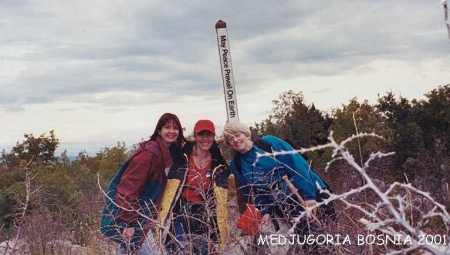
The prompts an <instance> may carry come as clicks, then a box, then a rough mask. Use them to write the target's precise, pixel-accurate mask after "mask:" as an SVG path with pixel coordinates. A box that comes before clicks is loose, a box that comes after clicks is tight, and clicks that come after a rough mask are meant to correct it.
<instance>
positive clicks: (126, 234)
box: [122, 228, 134, 241]
mask: <svg viewBox="0 0 450 255" xmlns="http://www.w3.org/2000/svg"><path fill="white" fill-rule="evenodd" d="M133 235H134V228H124V229H123V232H122V237H123V239H125V240H126V241H130V240H131V237H133Z"/></svg>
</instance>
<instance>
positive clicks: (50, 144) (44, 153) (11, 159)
mask: <svg viewBox="0 0 450 255" xmlns="http://www.w3.org/2000/svg"><path fill="white" fill-rule="evenodd" d="M24 138H25V140H24V141H23V142H20V143H19V142H17V143H16V146H14V147H13V148H12V149H11V152H9V153H6V152H3V153H2V157H1V161H2V162H3V163H4V164H5V165H6V166H7V167H10V168H11V167H15V166H19V165H20V164H24V162H25V163H26V162H28V161H30V160H32V161H33V162H37V163H44V164H46V163H49V162H55V161H56V158H55V151H56V148H57V147H58V145H59V140H58V139H57V138H56V137H55V132H54V131H53V130H50V131H49V133H48V135H47V134H46V133H44V134H41V135H40V136H38V137H35V136H34V135H33V134H24Z"/></svg>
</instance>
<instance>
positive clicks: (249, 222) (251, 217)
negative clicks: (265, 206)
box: [236, 204, 263, 236]
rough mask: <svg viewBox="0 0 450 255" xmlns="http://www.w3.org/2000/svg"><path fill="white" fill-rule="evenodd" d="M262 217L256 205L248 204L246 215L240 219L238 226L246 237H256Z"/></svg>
mask: <svg viewBox="0 0 450 255" xmlns="http://www.w3.org/2000/svg"><path fill="white" fill-rule="evenodd" d="M262 218H263V217H262V215H261V213H260V212H259V210H258V209H257V208H256V207H255V205H254V204H247V208H245V211H244V213H243V214H242V215H241V217H239V219H238V221H237V223H236V225H237V227H238V228H240V229H241V230H242V232H243V233H244V234H245V235H252V236H254V235H256V233H258V231H259V227H260V225H261V222H262Z"/></svg>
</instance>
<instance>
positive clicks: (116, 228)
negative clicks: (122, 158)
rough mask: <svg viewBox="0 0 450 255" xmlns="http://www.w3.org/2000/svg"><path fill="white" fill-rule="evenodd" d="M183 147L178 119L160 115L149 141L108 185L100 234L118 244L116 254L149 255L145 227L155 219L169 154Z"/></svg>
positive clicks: (163, 187)
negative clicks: (111, 201)
mask: <svg viewBox="0 0 450 255" xmlns="http://www.w3.org/2000/svg"><path fill="white" fill-rule="evenodd" d="M183 143H184V136H183V129H182V127H181V124H180V121H179V119H178V117H177V116H176V115H174V114H172V113H165V114H163V115H162V116H161V117H160V118H159V120H158V123H157V124H156V128H155V130H154V132H153V135H152V136H151V138H150V140H148V141H146V142H143V143H141V144H140V145H139V148H138V149H137V151H136V152H135V153H134V154H133V155H132V156H131V158H130V159H129V160H128V161H127V162H125V164H124V165H123V166H122V167H121V168H120V170H119V172H118V173H117V174H116V176H114V178H113V180H112V181H111V184H110V186H109V188H108V195H109V196H110V197H111V198H113V199H114V202H115V203H108V200H107V206H106V207H105V210H104V212H103V218H102V229H101V230H102V232H103V233H104V234H105V235H106V236H108V237H109V238H111V239H113V240H114V241H117V242H119V243H120V247H119V250H118V254H128V253H130V252H137V254H142V255H144V254H151V247H149V246H150V243H149V242H147V241H148V240H152V237H151V235H150V234H149V235H150V236H146V234H147V233H149V223H150V222H151V219H152V218H156V217H155V216H156V212H157V211H156V208H157V207H158V206H159V204H160V200H161V197H162V193H163V191H164V189H165V186H166V183H167V172H168V169H169V168H170V166H171V165H172V156H171V152H170V151H177V150H178V151H180V150H181V147H182V145H183ZM108 213H109V215H108ZM114 233H116V235H115V236H113V234H114ZM144 241H146V242H144Z"/></svg>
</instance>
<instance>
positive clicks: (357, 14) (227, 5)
mask: <svg viewBox="0 0 450 255" xmlns="http://www.w3.org/2000/svg"><path fill="white" fill-rule="evenodd" d="M218 19H223V20H225V21H226V22H227V24H228V33H229V36H230V42H231V52H232V60H233V69H234V74H235V80H236V86H237V93H238V104H239V111H240V112H239V113H240V117H241V119H242V120H243V121H244V122H246V123H248V124H253V123H254V122H255V121H260V120H262V119H264V118H265V117H267V116H268V113H269V112H270V110H271V108H272V103H271V101H272V100H273V99H275V98H276V97H277V96H278V95H279V94H280V93H281V92H283V91H287V90H289V89H292V90H294V91H302V92H303V93H304V96H305V99H306V102H307V103H308V104H310V103H314V104H315V105H316V106H317V107H318V108H320V109H322V110H325V111H331V109H333V108H336V107H339V106H341V105H342V104H344V103H347V102H348V101H349V100H350V99H351V98H352V97H355V96H356V97H358V98H359V99H368V100H369V101H370V102H372V103H373V102H375V100H376V98H377V94H384V93H385V92H386V91H393V92H394V93H396V94H397V95H402V96H405V97H408V98H416V97H420V96H422V95H423V94H424V93H425V92H427V91H429V90H431V89H433V88H437V86H439V85H444V84H447V83H450V40H448V38H447V31H446V28H445V25H444V18H443V8H442V6H441V5H440V1H439V0H408V1H406V0H405V1H392V0H377V1H374V0H367V1H362V0H358V1H353V0H334V1H307V0H305V1H303V0H295V1H256V0H252V1H237V0H236V1H234V0H233V1H211V0H210V1H195V0H194V1H149V0H142V1H133V0H131V1H130V0H89V1H84V0H83V1H59V0H39V1H34V0H33V1H31V0H30V1H27V0H0V34H1V36H0V119H1V123H2V124H1V132H0V149H8V148H10V146H11V145H14V144H15V143H16V141H17V140H20V139H22V138H23V137H22V136H23V134H24V133H33V134H36V135H38V134H40V133H44V132H47V131H48V130H50V129H54V130H55V132H56V135H57V137H58V138H60V140H61V142H62V144H61V148H60V149H61V150H63V149H67V150H68V151H69V154H72V155H74V154H77V153H78V152H79V151H82V150H85V151H87V152H89V153H95V152H97V151H99V150H100V148H102V147H103V146H109V145H112V144H114V143H116V142H117V141H125V142H126V143H127V145H131V144H134V143H137V142H139V141H140V140H141V139H142V138H146V137H148V136H149V135H150V134H151V133H152V131H153V128H154V126H155V122H156V120H157V118H158V117H159V116H160V115H161V114H162V113H164V112H173V113H176V114H177V115H178V116H179V117H180V119H181V121H182V124H183V125H184V126H185V127H186V128H187V130H188V131H189V132H190V131H191V130H192V126H193V123H195V121H196V120H197V119H199V118H210V119H212V120H214V121H215V122H216V123H217V125H218V126H219V127H222V126H223V124H224V122H225V119H226V112H225V106H224V99H223V94H222V93H223V88H222V80H221V76H220V66H219V57H218V53H217V43H216V34H215V30H214V24H215V22H216V21H217V20H218Z"/></svg>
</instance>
